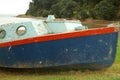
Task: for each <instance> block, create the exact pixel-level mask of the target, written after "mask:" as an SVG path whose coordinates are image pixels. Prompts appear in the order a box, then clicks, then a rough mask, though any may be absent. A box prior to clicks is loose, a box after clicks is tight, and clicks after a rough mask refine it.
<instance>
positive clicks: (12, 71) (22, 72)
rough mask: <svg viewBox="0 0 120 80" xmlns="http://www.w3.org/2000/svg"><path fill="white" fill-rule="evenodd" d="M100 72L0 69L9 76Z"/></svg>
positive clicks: (52, 69) (57, 69)
mask: <svg viewBox="0 0 120 80" xmlns="http://www.w3.org/2000/svg"><path fill="white" fill-rule="evenodd" d="M103 70H106V69H102V70H93V69H75V68H64V67H50V68H28V69H27V68H22V69H21V68H0V73H5V74H11V75H14V74H16V75H34V74H36V75H57V74H58V75H60V74H61V75H63V74H64V73H65V74H67V73H69V72H73V74H74V73H75V72H80V73H85V72H94V71H95V72H96V71H103Z"/></svg>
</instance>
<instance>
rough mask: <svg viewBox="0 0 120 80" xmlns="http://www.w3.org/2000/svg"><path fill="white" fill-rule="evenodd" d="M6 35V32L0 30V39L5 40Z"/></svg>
mask: <svg viewBox="0 0 120 80" xmlns="http://www.w3.org/2000/svg"><path fill="white" fill-rule="evenodd" d="M5 35H6V31H5V30H4V29H1V28H0V39H3V38H4V37H5Z"/></svg>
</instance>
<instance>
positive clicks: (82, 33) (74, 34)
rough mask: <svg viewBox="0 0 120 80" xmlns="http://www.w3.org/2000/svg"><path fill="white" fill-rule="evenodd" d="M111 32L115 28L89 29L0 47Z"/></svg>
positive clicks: (4, 44)
mask: <svg viewBox="0 0 120 80" xmlns="http://www.w3.org/2000/svg"><path fill="white" fill-rule="evenodd" d="M112 32H115V27H106V28H96V29H89V30H84V31H77V32H70V33H61V34H53V35H46V36H37V37H33V38H28V39H23V40H16V41H11V42H5V43H0V47H6V46H15V45H21V44H28V43H34V42H44V41H50V40H60V39H66V38H75V37H81V36H90V35H99V34H107V33H112Z"/></svg>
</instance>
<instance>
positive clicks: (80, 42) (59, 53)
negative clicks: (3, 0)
mask: <svg viewBox="0 0 120 80" xmlns="http://www.w3.org/2000/svg"><path fill="white" fill-rule="evenodd" d="M117 38H118V33H117V32H114V33H109V34H102V35H92V36H84V37H76V38H69V39H62V40H52V41H45V42H37V43H30V44H23V45H17V46H10V47H3V48H0V67H9V68H43V67H59V66H68V65H69V66H68V67H76V68H91V69H102V68H107V67H110V66H111V65H112V64H113V62H114V60H115V55H116V46H117Z"/></svg>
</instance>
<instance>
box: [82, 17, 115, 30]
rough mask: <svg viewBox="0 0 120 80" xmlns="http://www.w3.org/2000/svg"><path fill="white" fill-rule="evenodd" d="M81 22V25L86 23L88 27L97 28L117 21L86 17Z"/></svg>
mask: <svg viewBox="0 0 120 80" xmlns="http://www.w3.org/2000/svg"><path fill="white" fill-rule="evenodd" d="M81 22H82V24H83V25H87V26H88V27H89V28H98V27H106V26H107V25H108V24H111V23H116V22H117V21H107V20H93V19H86V20H84V21H81Z"/></svg>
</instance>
